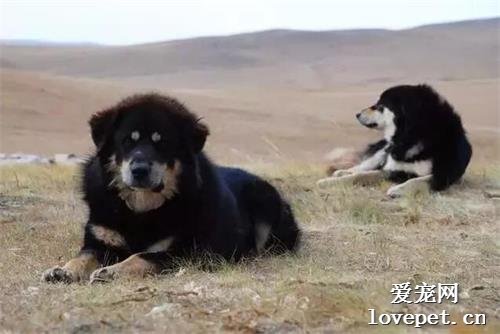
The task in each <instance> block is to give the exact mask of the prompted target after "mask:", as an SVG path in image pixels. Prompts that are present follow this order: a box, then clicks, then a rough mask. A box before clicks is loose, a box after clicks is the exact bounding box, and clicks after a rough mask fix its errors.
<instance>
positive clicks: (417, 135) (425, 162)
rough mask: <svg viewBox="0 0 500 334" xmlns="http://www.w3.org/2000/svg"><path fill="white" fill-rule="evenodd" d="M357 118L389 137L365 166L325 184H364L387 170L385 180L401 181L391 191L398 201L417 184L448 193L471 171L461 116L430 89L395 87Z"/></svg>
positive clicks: (368, 154) (369, 155)
mask: <svg viewBox="0 0 500 334" xmlns="http://www.w3.org/2000/svg"><path fill="white" fill-rule="evenodd" d="M356 117H357V118H358V120H359V122H360V123H361V124H363V125H364V126H366V127H368V128H374V129H377V130H381V131H383V132H384V139H382V140H380V141H378V142H376V143H373V144H371V145H369V146H368V148H367V149H366V150H365V152H364V154H363V156H362V161H361V163H360V164H358V165H357V166H354V167H352V168H350V169H348V170H338V171H336V172H335V173H334V174H333V177H332V178H328V179H325V180H320V181H319V184H330V183H337V182H338V181H340V180H342V178H345V179H344V180H347V179H349V180H350V181H355V182H358V181H359V182H363V178H370V179H374V177H375V176H376V175H377V174H376V173H373V171H376V170H382V171H384V173H383V174H384V176H385V177H387V178H388V179H390V180H392V181H394V182H397V183H401V184H398V185H395V186H393V187H391V188H390V189H389V190H388V195H389V196H391V197H397V196H401V195H402V194H404V193H405V192H406V191H407V190H408V189H410V188H414V187H416V186H430V189H432V190H435V191H439V190H444V189H446V188H448V187H449V186H450V185H452V184H453V183H455V182H457V181H458V180H459V179H460V178H461V177H462V175H463V174H464V173H465V170H466V168H467V166H468V164H469V161H470V159H471V156H472V147H471V145H470V143H469V141H468V140H467V137H466V134H465V130H464V128H463V126H462V121H461V119H460V116H459V115H458V114H457V113H456V112H455V111H454V109H453V107H452V106H451V105H450V104H449V103H448V102H447V101H446V100H445V99H444V98H443V97H442V96H440V95H439V94H438V93H437V92H436V91H435V90H434V89H432V88H431V87H430V86H427V85H416V86H410V85H404V86H396V87H392V88H389V89H387V90H386V91H384V92H383V93H382V95H381V96H380V98H379V100H378V102H377V103H375V104H374V105H373V106H371V107H369V108H366V109H364V110H363V111H361V112H360V113H359V114H357V115H356ZM379 175H380V174H379ZM402 182H404V183H402Z"/></svg>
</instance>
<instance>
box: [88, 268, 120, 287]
mask: <svg viewBox="0 0 500 334" xmlns="http://www.w3.org/2000/svg"><path fill="white" fill-rule="evenodd" d="M117 277H118V274H117V272H116V270H114V268H113V266H109V267H103V268H99V269H97V270H94V272H93V273H92V274H91V275H90V284H95V283H109V282H111V281H112V280H114V279H116V278H117Z"/></svg>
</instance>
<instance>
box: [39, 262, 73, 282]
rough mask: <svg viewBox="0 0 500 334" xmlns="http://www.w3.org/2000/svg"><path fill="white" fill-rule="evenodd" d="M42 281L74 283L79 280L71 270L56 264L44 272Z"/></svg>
mask: <svg viewBox="0 0 500 334" xmlns="http://www.w3.org/2000/svg"><path fill="white" fill-rule="evenodd" d="M42 281H44V282H49V283H59V282H62V283H72V282H75V281H77V279H76V277H75V275H74V274H73V273H72V272H71V271H69V270H67V269H64V268H62V267H59V266H56V267H53V268H50V269H48V270H46V271H45V272H44V273H43V274H42Z"/></svg>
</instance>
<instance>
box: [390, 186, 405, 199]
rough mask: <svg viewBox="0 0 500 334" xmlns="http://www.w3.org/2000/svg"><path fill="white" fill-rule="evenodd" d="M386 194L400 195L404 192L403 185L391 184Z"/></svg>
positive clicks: (393, 196)
mask: <svg viewBox="0 0 500 334" xmlns="http://www.w3.org/2000/svg"><path fill="white" fill-rule="evenodd" d="M386 194H387V196H389V197H390V198H398V197H402V196H404V194H405V191H404V187H401V186H400V185H395V186H392V187H390V188H389V189H388V190H387V193H386Z"/></svg>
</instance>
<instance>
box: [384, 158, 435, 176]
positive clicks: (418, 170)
mask: <svg viewBox="0 0 500 334" xmlns="http://www.w3.org/2000/svg"><path fill="white" fill-rule="evenodd" d="M383 169H384V170H386V171H392V172H406V173H414V174H417V175H418V176H425V175H429V174H431V173H432V161H431V160H419V161H413V162H404V161H397V160H394V159H393V158H392V157H391V156H390V155H389V157H387V161H386V163H385V165H384V168H383Z"/></svg>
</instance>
